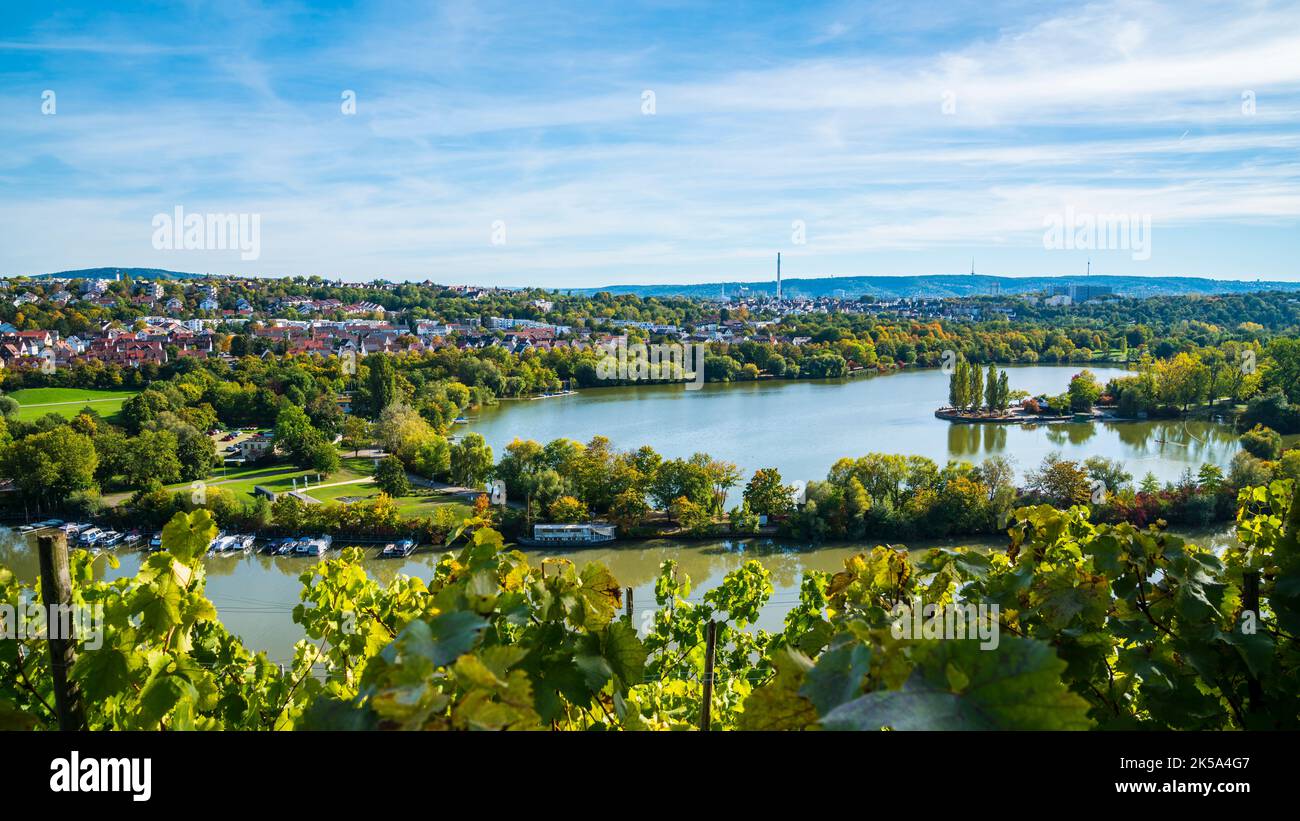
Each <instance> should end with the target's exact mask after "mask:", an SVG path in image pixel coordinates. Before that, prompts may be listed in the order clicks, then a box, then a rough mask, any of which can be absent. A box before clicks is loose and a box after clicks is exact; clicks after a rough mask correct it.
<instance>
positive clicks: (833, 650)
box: [799, 634, 871, 715]
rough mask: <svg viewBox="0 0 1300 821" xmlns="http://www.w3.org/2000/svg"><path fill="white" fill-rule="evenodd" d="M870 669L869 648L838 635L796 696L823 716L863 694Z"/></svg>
mask: <svg viewBox="0 0 1300 821" xmlns="http://www.w3.org/2000/svg"><path fill="white" fill-rule="evenodd" d="M870 668H871V648H870V647H867V646H865V645H863V644H861V643H859V642H856V641H853V640H852V637H851V636H849V635H847V634H844V635H841V636H839V637H837V639H836V641H835V642H834V643H833V644H832V645H831V647H830V648H829V649H827V650H826V652H824V653H822V655H821V657H820V658H818V659H817V664H816V666H815V667H813V668H812V669H811V670H809V671H808V675H807V681H806V682H805V684H804V685H803V687H801V688H800V690H799V693H800V695H803V696H805V697H807V698H808V700H809V701H811V702H812V703H813V705H814V706H815V707H816V708H817V712H818V713H819V714H820V715H826V714H827V713H829V712H830V711H831V710H833V709H835V708H836V707H838V706H840V705H841V704H843V703H845V702H846V701H850V700H851V699H853V698H856V697H857V696H858V695H859V694H860V693H861V692H862V680H863V679H864V678H865V677H866V675H867V672H868V670H869V669H870Z"/></svg>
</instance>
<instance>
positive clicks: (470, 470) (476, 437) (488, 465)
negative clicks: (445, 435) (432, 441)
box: [451, 433, 492, 487]
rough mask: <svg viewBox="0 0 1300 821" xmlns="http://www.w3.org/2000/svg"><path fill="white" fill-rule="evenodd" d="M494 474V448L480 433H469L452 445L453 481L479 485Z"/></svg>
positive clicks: (469, 485) (465, 484)
mask: <svg viewBox="0 0 1300 821" xmlns="http://www.w3.org/2000/svg"><path fill="white" fill-rule="evenodd" d="M490 475H492V448H491V447H489V446H488V443H487V440H486V439H484V438H483V437H482V436H481V435H480V434H477V433H467V434H465V435H464V436H462V437H461V438H460V439H458V440H457V441H455V442H453V443H452V445H451V483H452V484H454V485H459V486H461V487H479V486H480V485H482V484H483V483H484V482H485V481H487V478H488V477H489V476H490Z"/></svg>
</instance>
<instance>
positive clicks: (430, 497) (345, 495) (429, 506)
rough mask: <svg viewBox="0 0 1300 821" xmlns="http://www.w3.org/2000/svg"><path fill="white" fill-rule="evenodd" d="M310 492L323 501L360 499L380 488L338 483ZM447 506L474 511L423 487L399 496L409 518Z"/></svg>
mask: <svg viewBox="0 0 1300 821" xmlns="http://www.w3.org/2000/svg"><path fill="white" fill-rule="evenodd" d="M308 493H309V494H310V495H311V496H312V497H314V498H316V499H320V500H321V501H322V502H332V501H336V500H339V499H347V500H349V501H358V500H365V499H372V498H374V497H376V496H378V495H379V489H378V488H376V487H375V486H374V485H370V484H366V485H338V486H337V487H323V488H321V489H320V490H309V491H308ZM447 506H451V507H452V508H455V509H457V513H458V515H459V516H462V517H463V516H468V515H469V514H470V513H471V512H472V508H471V507H470V506H469V505H467V504H464V503H463V502H457V501H453V500H452V498H451V497H449V496H447V495H445V494H441V493H433V492H432V491H428V490H425V489H423V488H414V489H413V491H412V493H411V495H409V496H399V497H398V498H397V510H398V512H399V513H401V515H402V516H405V517H408V518H415V517H417V516H432V515H433V511H434V510H435V509H437V508H440V507H447Z"/></svg>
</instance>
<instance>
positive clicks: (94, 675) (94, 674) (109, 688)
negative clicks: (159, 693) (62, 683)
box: [72, 647, 131, 701]
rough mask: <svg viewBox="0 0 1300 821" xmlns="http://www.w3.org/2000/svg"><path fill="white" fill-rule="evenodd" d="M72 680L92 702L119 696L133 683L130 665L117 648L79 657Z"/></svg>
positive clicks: (74, 666) (107, 648)
mask: <svg viewBox="0 0 1300 821" xmlns="http://www.w3.org/2000/svg"><path fill="white" fill-rule="evenodd" d="M72 678H73V680H74V681H76V682H77V685H78V686H79V687H80V688H81V692H82V693H83V694H84V695H85V697H86V698H88V699H90V700H91V701H101V700H103V699H106V698H108V697H109V696H114V695H117V694H118V693H119V692H120V691H122V690H124V689H126V688H127V686H128V685H129V684H130V683H131V672H130V665H129V664H128V663H127V658H126V656H125V655H124V654H123V653H122V651H121V650H119V649H118V648H116V647H102V648H100V649H98V650H88V651H85V652H83V653H81V655H79V656H77V661H76V663H75V664H73V665H72Z"/></svg>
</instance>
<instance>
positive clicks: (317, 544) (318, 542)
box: [294, 536, 334, 556]
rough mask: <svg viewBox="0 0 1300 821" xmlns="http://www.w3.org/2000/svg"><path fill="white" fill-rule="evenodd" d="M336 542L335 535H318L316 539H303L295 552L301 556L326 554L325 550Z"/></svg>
mask: <svg viewBox="0 0 1300 821" xmlns="http://www.w3.org/2000/svg"><path fill="white" fill-rule="evenodd" d="M333 543H334V539H333V537H330V536H317V537H316V538H315V539H303V540H302V541H300V542H298V545H297V547H295V548H294V552H295V553H297V554H298V555H299V556H324V555H325V552H326V551H328V550H329V549H330V545H331V544H333Z"/></svg>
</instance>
